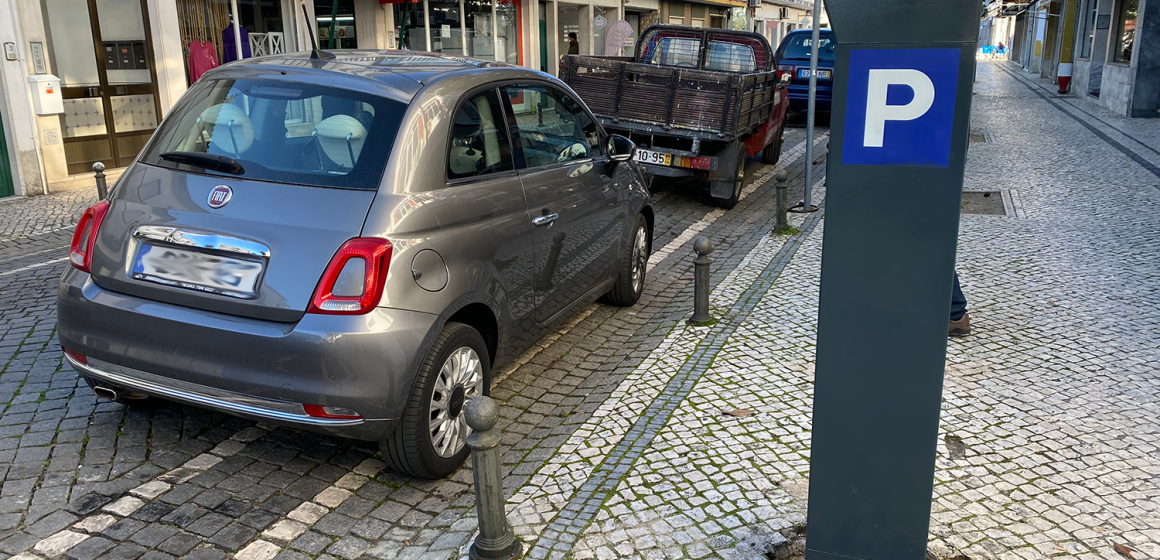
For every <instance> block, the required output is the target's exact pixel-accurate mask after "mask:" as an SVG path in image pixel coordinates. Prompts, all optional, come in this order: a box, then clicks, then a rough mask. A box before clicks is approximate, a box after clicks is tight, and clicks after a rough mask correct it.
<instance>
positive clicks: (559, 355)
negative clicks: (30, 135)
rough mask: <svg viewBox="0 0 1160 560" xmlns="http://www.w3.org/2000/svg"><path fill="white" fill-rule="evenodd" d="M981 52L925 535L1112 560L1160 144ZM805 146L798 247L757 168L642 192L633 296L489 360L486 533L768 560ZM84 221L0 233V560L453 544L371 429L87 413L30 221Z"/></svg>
mask: <svg viewBox="0 0 1160 560" xmlns="http://www.w3.org/2000/svg"><path fill="white" fill-rule="evenodd" d="M1000 64H1002V63H986V64H983V65H981V67H980V70H979V81H978V83H977V87H976V95H975V97H974V99H975V105H974V117H973V125H972V126H973V128H975V129H976V130H977V131H979V132H982V133H984V135H985V137H986V138H987V139H988V142H985V143H981V144H973V145H972V148H971V154H970V157H969V160H968V161H969V162H968V170H967V174H968V179H967V188H970V189H974V190H998V191H1001V193H1002V196H1003V198H1004V201H1005V202H1006V206H1007V207H1008V209H1009V214H1010V215H1009V216H1004V217H1000V216H970V215H968V216H964V217H963V220H962V226H961V231H962V233H961V243H960V250H959V254H960V258H959V265H958V267H959V273H960V275H961V276H962V278H963V280H964V282H965V290H966V293H967V297H968V299H969V300H970V302H971V314H972V319H973V322H974V323H975V328H976V331H975V333H974V334H972V335H971V336H970V337H967V338H964V339H957V340H953V341H952V342H951V344H950V348H949V351H948V370H947V378H946V389H945V394H944V406H943V425H942V430H941V433H940V436H939V437H940V441H945V442H947V443H946V444H940V447H939V452H940V458H939V462H938V470H937V472H936V488H935V495H934V497H933V498H934V506H933V515H932V525H931V533H932V534H931V538H932V540H935V541H936V543H937V545H936V546H937V547H941V548H942V549H944V550H948V549H950V548H952V547H954V548H958V549H961V550H964V551H966V552H967V553H968V554H969V555H970V558H972V559H974V558H990V557H1004V558H1007V557H1009V558H1042V557H1047V556H1073V557H1085V558H1116V557H1118V556H1117V554H1116V553H1115V552H1113V551H1112V548H1111V544H1110V543H1112V542H1118V543H1128V544H1131V545H1132V546H1134V547H1135V548H1137V549H1138V550H1139V551H1141V553H1140V554H1137V557H1138V558H1139V557H1146V556H1150V557H1160V547H1158V545H1156V544H1155V543H1157V542H1160V488H1158V487H1157V478H1158V476H1160V454H1158V453H1157V448H1156V445H1157V441H1160V439H1158V438H1157V432H1158V431H1160V414H1158V412H1160V411H1158V410H1157V408H1158V407H1157V394H1158V391H1157V389H1158V388H1160V387H1158V385H1160V380H1158V379H1157V375H1156V371H1157V365H1158V362H1160V349H1158V345H1157V344H1156V342H1155V336H1153V335H1151V332H1150V331H1152V330H1154V329H1155V327H1156V324H1157V323H1158V322H1160V310H1158V309H1157V306H1156V305H1155V304H1154V302H1155V301H1156V295H1157V294H1156V292H1157V288H1158V287H1160V286H1158V284H1160V280H1158V279H1157V275H1156V273H1155V270H1156V264H1155V263H1156V262H1157V259H1156V257H1157V255H1156V253H1157V249H1156V247H1157V246H1158V244H1157V241H1158V239H1157V237H1158V236H1160V227H1158V226H1160V224H1158V223H1157V222H1158V221H1160V217H1158V213H1157V212H1156V209H1157V204H1158V202H1160V175H1157V174H1155V173H1153V172H1152V171H1151V168H1150V167H1149V165H1156V164H1158V163H1160V161H1158V159H1160V158H1155V157H1154V154H1151V153H1150V152H1148V151H1147V150H1145V149H1143V148H1141V147H1140V146H1141V145H1143V143H1145V142H1147V141H1148V138H1151V137H1152V136H1148V134H1154V133H1155V129H1151V128H1148V127H1147V126H1146V125H1141V124H1138V123H1136V122H1132V123H1129V124H1125V123H1124V122H1121V121H1118V120H1115V118H1114V117H1111V116H1109V115H1107V114H1105V113H1102V112H1100V111H1099V110H1098V109H1094V108H1093V107H1092V106H1090V105H1079V107H1082V108H1083V109H1084V110H1080V109H1078V108H1076V107H1072V106H1069V105H1068V104H1070V103H1078V102H1079V100H1074V99H1072V100H1069V99H1059V98H1055V97H1051V96H1049V95H1047V92H1046V91H1045V90H1044V89H1043V88H1042V87H1040V85H1038V84H1037V83H1036V82H1035V81H1033V80H1030V79H1028V78H1025V77H1023V76H1022V75H1021V74H1020V73H1019V72H1017V71H1016V70H1014V68H1013V67H1011V66H1009V65H1006V64H1003V65H1002V66H1001V65H1000ZM1085 111H1086V112H1085ZM1093 115H1094V116H1093ZM1093 129H1094V130H1093ZM1141 130H1143V132H1141ZM1097 133H1098V134H1097ZM1101 135H1103V136H1101ZM1133 137H1134V138H1138V139H1139V141H1136V140H1133ZM1105 138H1106V139H1105ZM827 140H828V138H827V136H826V135H825V130H824V129H823V130H821V131H819V137H818V139H817V149H816V151H815V161H814V162H813V163H814V164H815V165H816V167H815V178H817V179H818V183H817V185H816V187H817V188H816V189H815V197H814V198H815V201H818V202H820V203H821V204H822V205H823V210H822V212H819V213H815V214H812V215H793V217H792V220H793V223H794V224H795V225H796V226H797V227H798V228H799V229H800V230H801V233H799V234H797V235H791V236H771V235H769V232H768V230H769V228H770V226H771V222H772V218H773V214H774V212H773V205H774V200H773V199H774V197H773V189H772V186H773V180H772V171H773V167H772V166H763V165H760V164H758V163H756V162H751V163H750V165H749V166H748V169H747V173H748V176H749V184H748V186H747V187H746V189H745V198H744V199H743V200H742V201H741V203H740V204H739V205H738V206H737V208H735V209H733V210H729V211H722V210H718V209H715V208H713V207H712V206H710V205H709V204H708V199H707V195H706V194H705V193H704V191H703V189H702V188H700V187H698V186H696V185H692V184H689V183H683V182H663V181H658V182H657V183H656V184H655V185H654V194H655V198H656V200H657V216H658V217H657V232H656V239H655V241H654V251H655V252H654V255H653V257H652V259H650V267H651V271H650V276H649V281H648V285H647V288H646V292H645V294H644V296H643V298H642V300H641V302H640V303H639V304H638V305H637V306H635V307H633V308H629V309H618V308H612V307H608V306H603V305H591V306H588V307H586V308H584V309H582V310H580V311H578V312H577V313H576V314H575V315H573V316H572V317H570V318H568V319H566V320H565V321H564V322H563V323H562V324H561V325H560V326H559V329H558V330H557V331H556V332H555V333H553V334H552V335H550V336H548V337H546V338H545V339H544V340H543V341H541V342H540V344H539V345H538V346H537V347H535V348H533V349H532V350H531V351H529V352H528V353H526V354H524V355H523V356H521V357H520V358H519V359H518V360H516V362H515V363H513V364H511V365H509V366H507V367H505V368H502V369H501V370H499V371H497V372H496V383H495V387H494V389H493V392H492V395H493V396H494V397H496V398H497V399H499V400H500V401H501V403H502V405H503V407H502V419H501V422H500V423H499V425H498V427H499V428H500V429H501V430H502V431H503V434H504V439H503V442H502V449H503V462H504V466H505V486H506V491H507V495H508V496H510V499H509V502H508V509H509V518H510V519H511V521H512V522H513V525H514V526H515V528H516V531H517V533H518V534H519V535H520V536H521V537H522V538H523V539H524V540H525V543H526V544H527V549H528V550H529V554H530V556H532V557H535V558H541V557H573V558H592V557H596V558H632V557H643V558H680V557H689V558H701V557H726V558H763V557H765V555H766V554H771V555H774V556H776V554H777V551H778V550H781V549H784V542H785V541H786V540H787V537H789V538H790V539H793V538H794V537H795V536H796V535H797V534H798V533H799V532H800V531H801V530H802V522H803V521H804V511H805V505H806V499H807V497H806V488H807V477H808V473H809V464H808V461H809V434H810V417H811V413H812V412H811V399H812V375H813V345H814V330H815V323H814V321H815V318H816V301H817V282H818V269H819V262H820V254H821V253H820V251H821V235H822V230H823V227H824V198H825V190H824V163H825V146H826V141H827ZM1108 140H1110V142H1109V141H1108ZM803 142H804V134H803V131H802V130H801V129H791V130H790V131H788V132H787V138H786V151H785V154H784V155H783V159H782V163H780V164H779V165H780V166H782V167H786V168H788V170H789V171H790V175H791V182H790V184H791V185H793V188H792V189H791V196H790V200H791V201H796V200H798V199H800V198H801V182H802V179H801V176H802V174H803V171H804V165H805V163H806V162H804V161H803V158H802V155H803V152H804V143H803ZM1117 146H1118V147H1117ZM1141 161H1143V162H1144V163H1143V164H1141V163H1140V162H1141ZM48 198H49V197H44V199H48ZM32 202H39V200H35V201H32ZM16 204H17V203H4V204H0V216H5V215H6V213H7V212H8V210H9V208H13V207H15V205H16ZM49 206H51V205H49ZM83 206H84V203H83V202H78V203H77V206H76V207H74V208H72V209H71V210H62V211H61V212H60V213H56V212H55V210H54V211H48V212H45V213H44V215H45V216H46V217H45V218H44V219H43V221H41V222H37V223H34V224H25V225H23V226H20V227H23V228H25V229H19V228H17V227H11V228H10V230H11V232H12V233H10V234H8V235H10V237H9V238H7V239H6V240H4V242H3V243H0V364H3V370H2V372H0V393H2V395H0V396H2V397H3V398H0V402H6V403H7V404H6V405H5V408H4V410H3V412H2V413H0V476H3V481H4V483H3V486H2V487H0V554H3V555H12V556H19V557H20V558H21V560H35V559H37V558H70V559H72V560H91V559H96V558H110V559H120V558H125V559H128V560H134V559H137V558H148V559H149V560H162V559H169V558H176V557H188V558H192V559H197V560H203V559H204V560H219V559H222V558H224V557H226V556H230V555H236V556H237V557H238V558H240V559H241V560H270V559H271V558H279V559H280V560H304V559H306V558H315V559H318V560H336V559H339V558H341V559H344V560H354V559H356V558H377V559H382V560H386V559H391V558H440V559H445V558H457V557H462V556H464V553H465V551H464V548H463V547H464V545H465V544H467V543H468V542H469V541H470V539H471V537H472V536H473V534H474V531H475V521H474V511H473V506H474V497H473V494H472V490H471V485H470V481H471V473H470V471H469V469H467V468H465V469H463V470H461V471H459V472H458V473H456V474H455V475H453V476H452V477H450V478H449V479H447V480H442V481H417V480H412V479H408V478H405V477H401V476H398V475H395V474H393V473H391V472H388V471H385V470H383V469H382V464H381V463H379V462H378V461H377V460H376V459H375V453H376V449H375V446H374V445H373V444H370V443H365V442H354V441H349V440H341V439H335V438H328V437H324V436H320V435H315V434H309V433H302V432H296V431H293V430H287V429H275V428H272V427H270V426H266V425H263V424H260V423H254V422H249V421H245V420H238V419H233V418H230V417H226V416H222V415H218V414H213V413H209V412H206V411H202V410H199V409H195V408H190V407H182V406H177V405H172V404H166V403H151V404H148V405H143V406H134V407H131V408H125V407H123V406H121V405H118V404H111V403H100V404H98V403H97V401H95V399H94V398H93V397H92V396H91V393H89V392H88V391H87V389H86V388H85V387H84V384H83V382H82V383H79V384H78V380H77V376H76V374H75V373H73V372H72V371H71V370H69V369H68V368H67V367H63V366H62V364H61V355H60V351H59V348H58V347H57V346H56V344H55V340H54V322H55V319H54V296H55V292H54V289H55V279H56V277H57V276H58V275H59V273H60V270H61V269H62V267H63V266H66V265H65V262H64V260H63V259H64V257H65V249H64V247H65V245H66V244H67V241H68V235H69V232H68V231H57V232H49V233H38V232H43V231H45V230H46V229H47V230H51V229H54V228H53V227H45V226H43V225H41V224H49V223H68V222H69V221H71V220H75V216H76V213H78V212H79V209H80V208H83ZM54 208H55V206H54ZM70 215H71V218H68V216H70ZM58 216H65V218H61V217H58ZM4 219H7V218H0V220H4ZM33 221H34V222H36V220H33ZM3 223H7V222H3ZM3 231H4V232H8V231H9V229H5V230H3ZM698 235H704V236H707V237H709V238H710V239H712V240H713V242H714V243H715V244H716V245H717V250H716V251H715V252H714V254H713V256H714V257H715V258H716V263H715V264H714V286H715V289H714V292H713V296H712V298H713V299H712V304H713V312H714V316H715V317H716V318H717V319H718V322H717V323H716V324H714V325H711V326H708V327H696V328H694V327H688V326H685V325H684V323H683V320H684V319H685V318H686V317H687V316H688V315H689V313H690V311H691V307H692V306H691V295H692V294H691V286H690V284H691V282H690V281H691V265H690V257H691V243H692V240H693V238H694V237H696V236H698ZM725 411H732V412H734V414H733V415H729V414H724V413H723V412H725ZM747 411H751V412H747ZM884 437H888V435H884Z"/></svg>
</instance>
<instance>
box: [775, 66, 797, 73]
mask: <svg viewBox="0 0 1160 560" xmlns="http://www.w3.org/2000/svg"><path fill="white" fill-rule="evenodd" d="M777 71H778V72H789V73H790V74H792V73H793V65H792V64H778V65H777Z"/></svg>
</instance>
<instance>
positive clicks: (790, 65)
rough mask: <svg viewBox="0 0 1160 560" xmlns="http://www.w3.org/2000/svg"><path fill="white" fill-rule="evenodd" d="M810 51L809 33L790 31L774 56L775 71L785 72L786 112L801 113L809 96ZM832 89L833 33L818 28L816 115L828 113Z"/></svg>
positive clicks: (807, 103) (811, 31) (808, 31)
mask: <svg viewBox="0 0 1160 560" xmlns="http://www.w3.org/2000/svg"><path fill="white" fill-rule="evenodd" d="M812 48H813V30H811V29H799V30H796V31H790V32H789V34H788V35H786V36H785V38H784V39H782V40H781V45H778V47H777V52H776V53H774V55H773V57H774V61H775V63H776V64H777V69H778V71H779V72H782V73H789V74H790V75H791V76H793V78H792V79H791V80H790V83H789V110H790V111H804V110H806V107H807V106H808V105H809V95H810V50H811V49H812ZM833 90H834V32H833V31H832V30H830V29H822V30H821V34H820V35H819V36H818V92H817V95H816V97H815V103H816V110H817V112H819V113H829V112H830V101H831V99H832V98H833Z"/></svg>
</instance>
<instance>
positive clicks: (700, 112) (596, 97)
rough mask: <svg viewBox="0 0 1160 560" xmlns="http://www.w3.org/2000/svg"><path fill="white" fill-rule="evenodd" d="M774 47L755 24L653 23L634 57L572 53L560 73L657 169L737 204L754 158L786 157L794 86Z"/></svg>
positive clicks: (720, 201)
mask: <svg viewBox="0 0 1160 560" xmlns="http://www.w3.org/2000/svg"><path fill="white" fill-rule="evenodd" d="M773 50H774V49H773V48H772V47H771V46H770V44H769V42H768V41H766V40H765V37H763V36H761V35H760V34H757V33H750V32H745V31H728V30H723V29H703V28H692V27H684V26H677V25H654V26H651V27H649V28H647V29H645V30H644V32H643V33H641V36H640V40H639V41H638V42H637V45H636V52H635V54H634V56H632V57H596V56H580V55H568V56H566V57H565V59H564V64H563V67H562V72H561V76H560V78H561V79H562V80H564V82H565V83H567V84H568V85H569V86H570V87H571V88H572V89H573V90H574V91H575V92H576V93H577V94H578V95H580V97H581V99H583V100H584V102H585V103H586V104H587V105H588V107H589V108H590V109H591V110H592V112H593V113H594V114H595V115H596V117H597V118H598V119H599V120H600V122H601V124H603V125H604V127H605V128H606V129H608V130H610V131H612V132H616V133H618V134H623V135H625V136H628V137H629V138H631V139H632V140H633V141H634V142H636V144H637V146H638V150H637V154H636V159H637V161H638V162H640V163H641V164H643V165H644V167H645V168H646V169H647V170H648V171H649V172H650V173H652V174H654V175H662V176H666V177H684V176H697V177H701V178H702V179H703V180H705V181H706V182H708V184H709V194H710V195H711V196H712V198H713V201H714V203H716V204H717V205H718V206H720V207H721V208H732V207H734V206H736V205H737V201H738V200H739V199H740V197H741V187H742V184H743V180H744V174H745V160H746V158H747V157H755V156H757V155H758V154H761V160H762V161H763V162H765V163H768V164H773V163H777V160H778V159H779V158H780V157H781V143H782V135H783V133H784V131H785V119H786V113H787V111H788V109H789V95H788V93H787V90H786V84H785V83H784V82H782V76H781V75H780V73H779V72H778V71H777V68H776V67H775V65H774V61H773ZM787 77H788V76H787Z"/></svg>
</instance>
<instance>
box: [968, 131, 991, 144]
mask: <svg viewBox="0 0 1160 560" xmlns="http://www.w3.org/2000/svg"><path fill="white" fill-rule="evenodd" d="M986 141H987V136H986V135H984V134H983V133H982V132H972V133H971V136H970V143H971V144H982V143H984V142H986Z"/></svg>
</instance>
